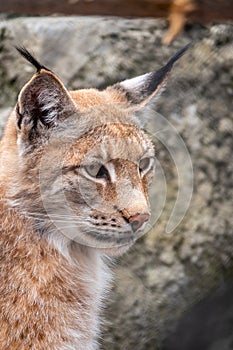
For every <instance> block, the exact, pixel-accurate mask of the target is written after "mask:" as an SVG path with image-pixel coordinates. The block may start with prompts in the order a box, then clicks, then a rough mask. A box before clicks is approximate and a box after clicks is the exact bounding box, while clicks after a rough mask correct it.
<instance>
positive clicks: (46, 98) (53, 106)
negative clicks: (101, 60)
mask: <svg viewBox="0 0 233 350" xmlns="http://www.w3.org/2000/svg"><path fill="white" fill-rule="evenodd" d="M18 51H19V52H20V53H21V54H22V55H23V56H24V57H25V58H26V59H27V60H28V61H30V63H32V64H33V65H34V66H35V67H36V68H37V73H36V74H35V75H34V76H33V77H32V79H31V80H30V81H29V82H28V83H27V84H26V85H25V86H24V88H23V89H22V91H21V93H20V95H19V98H18V104H17V109H16V114H17V126H18V129H19V130H22V131H24V134H25V133H29V134H30V135H31V134H32V133H34V134H39V133H40V131H41V128H43V129H45V128H49V127H51V126H54V125H56V124H57V123H58V121H59V120H62V119H65V118H67V116H68V115H69V114H70V113H72V112H73V111H74V110H75V105H74V102H73V100H72V98H71V97H70V95H69V93H68V91H67V90H66V88H65V87H64V86H63V84H62V82H61V81H60V80H59V79H58V78H57V77H56V76H55V74H53V73H52V72H51V71H49V70H48V69H47V68H45V67H44V66H42V65H40V63H39V62H38V61H36V59H35V58H34V57H33V56H32V55H31V54H30V53H29V52H28V51H26V50H25V49H18Z"/></svg>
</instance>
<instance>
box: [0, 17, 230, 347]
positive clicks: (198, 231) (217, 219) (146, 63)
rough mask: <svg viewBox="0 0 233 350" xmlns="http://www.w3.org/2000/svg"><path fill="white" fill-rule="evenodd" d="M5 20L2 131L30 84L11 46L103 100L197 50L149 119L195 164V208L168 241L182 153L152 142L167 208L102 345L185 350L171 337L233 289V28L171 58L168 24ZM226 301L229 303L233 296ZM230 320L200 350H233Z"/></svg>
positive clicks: (191, 36) (214, 31)
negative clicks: (189, 316) (205, 302)
mask: <svg viewBox="0 0 233 350" xmlns="http://www.w3.org/2000/svg"><path fill="white" fill-rule="evenodd" d="M0 19H1V22H0V62H1V63H0V79H1V80H0V90H1V94H0V107H1V108H2V109H1V110H0V113H1V119H0V128H1V129H2V127H3V124H4V120H5V117H6V115H7V113H8V107H11V106H13V105H14V102H15V100H16V96H17V93H18V92H19V90H20V88H21V87H22V85H23V84H24V83H25V82H26V81H27V79H29V78H30V77H31V75H32V73H33V68H32V67H30V66H29V65H28V63H26V62H25V61H24V60H23V59H22V58H21V57H19V55H18V54H17V53H16V50H15V49H14V47H13V46H14V45H24V46H26V47H27V48H29V49H30V50H32V51H33V52H34V53H35V54H36V56H37V57H38V59H40V60H41V62H42V63H43V64H44V65H47V66H48V67H49V68H50V69H52V70H54V71H55V72H57V73H58V74H59V75H60V77H61V78H62V80H63V81H64V82H65V84H67V86H68V87H69V88H80V87H90V86H95V87H99V88H103V87H105V86H106V85H109V84H112V83H114V82H116V81H120V80H123V79H126V78H129V77H133V76H136V75H139V74H143V73H146V72H148V71H151V70H155V69H157V68H159V67H160V65H162V64H163V63H165V62H166V60H167V59H168V58H169V56H171V55H172V54H173V53H174V52H175V51H176V50H177V49H178V48H180V47H182V46H183V45H185V44H186V43H187V42H189V41H192V42H193V46H192V47H191V48H190V49H189V52H188V53H187V54H186V55H185V56H184V57H183V58H182V59H181V60H180V62H179V63H177V65H176V67H175V69H174V71H173V73H172V75H171V78H170V80H169V82H168V84H167V89H166V91H165V92H164V93H163V94H162V96H161V97H160V99H159V100H158V101H157V102H156V104H155V106H154V107H153V109H152V111H153V110H156V111H157V112H158V113H159V114H160V115H162V116H164V117H166V119H165V120H168V121H169V122H170V123H171V125H172V126H173V127H174V128H175V130H176V131H177V132H178V133H179V134H180V135H181V137H182V138H183V140H184V142H185V145H186V146H187V149H188V152H189V153H190V156H191V160H192V164H193V171H194V192H193V197H192V200H191V205H190V207H189V210H188V212H187V214H186V216H185V218H184V219H183V220H182V222H181V223H180V225H179V226H178V227H177V228H176V229H175V231H173V232H172V233H169V234H168V233H166V232H165V227H166V224H167V220H168V218H169V216H170V214H171V210H172V208H173V207H174V202H175V199H176V195H177V187H178V176H177V169H176V165H175V161H174V157H172V156H171V153H170V152H169V151H168V149H167V146H168V148H169V149H174V150H176V144H175V141H174V140H173V138H172V137H171V138H170V137H168V138H167V140H166V142H161V141H159V140H161V138H159V137H158V138H156V140H155V143H156V147H157V149H158V162H159V164H160V166H161V168H162V169H163V171H164V175H165V178H166V186H167V194H166V202H165V207H164V209H163V212H162V215H161V216H160V218H159V220H158V221H157V222H156V224H155V225H154V227H153V229H152V230H151V231H150V232H149V233H148V234H147V235H146V236H144V237H143V238H142V239H141V240H140V241H139V242H138V243H137V244H136V245H135V247H134V248H133V249H132V250H131V251H130V253H128V254H126V255H125V256H123V257H122V258H121V259H119V261H118V264H116V266H115V267H114V270H115V274H116V281H115V284H114V290H113V291H112V292H111V293H110V294H109V304H108V307H107V308H106V311H105V316H106V319H107V322H106V325H105V330H104V334H103V342H102V343H103V345H102V348H103V349H105V350H135V349H137V350H156V349H163V348H164V346H166V349H169V350H173V348H174V349H179V337H180V338H182V323H181V326H180V327H181V329H179V330H178V335H179V336H178V338H177V336H175V337H174V338H170V336H169V332H170V331H172V330H174V328H175V326H176V322H177V320H178V319H179V318H180V316H181V315H182V314H183V313H184V311H188V310H189V309H190V308H191V306H192V305H193V304H195V303H196V302H197V301H198V300H200V299H202V298H203V297H204V296H206V295H208V294H209V293H210V291H212V290H213V288H217V287H218V286H220V285H221V284H222V283H223V282H224V283H225V281H226V280H227V279H228V278H232V268H233V245H232V243H233V232H232V221H233V220H232V217H233V215H232V198H233V187H232V171H233V169H232V167H233V166H232V164H233V163H232V130H233V120H232V114H233V105H232V101H233V85H232V83H233V46H232V42H233V26H232V24H230V23H229V24H219V25H212V26H206V27H204V26H199V25H194V26H188V27H187V28H186V30H185V32H184V33H183V34H182V35H181V36H180V37H179V38H178V39H177V40H176V41H175V42H174V43H173V45H172V46H170V47H161V44H160V42H161V38H162V35H163V33H164V30H165V22H164V21H162V20H141V19H138V20H130V19H115V18H75V17H70V18H59V17H53V18H39V17H38V18H23V17H21V18H15V19H9V18H7V17H6V16H2V17H1V18H0ZM152 111H150V112H149V114H150V116H151V117H152V118H151V119H152V120H151V121H150V123H149V127H150V128H151V130H153V132H154V131H156V132H157V135H158V136H159V135H163V136H164V133H166V128H167V124H166V122H164V120H162V119H161V118H160V117H158V115H157V116H156V114H155V113H153V112H152ZM153 114H154V116H153ZM163 139H164V138H163ZM165 139H166V138H165ZM173 142H174V144H173ZM183 154H184V153H183V151H181V150H180V149H177V152H176V157H175V158H177V159H179V161H181V164H182V157H183ZM172 158H173V159H172ZM179 170H180V169H179V167H178V172H179ZM182 170H185V169H182ZM161 179H162V177H158V180H157V181H155V185H154V189H153V191H154V197H153V201H154V202H156V200H157V198H158V200H159V198H160V195H161V193H160V191H159V189H161V188H162V182H161V181H162V180H161ZM180 186H182V184H180ZM220 294H221V293H220ZM227 295H228V299H229V298H230V297H231V296H232V293H230V296H229V293H228V294H227ZM231 298H233V297H231ZM220 299H221V298H219V299H217V300H218V301H217V302H218V303H221V301H220ZM222 299H224V297H223V298H222ZM210 300H216V299H213V298H212V299H210ZM232 301H233V299H232ZM229 305H231V303H230V304H229ZM206 310H207V311H206ZM208 310H211V312H210V313H209V316H208ZM214 310H216V313H217V312H218V311H217V307H216V303H215V302H213V303H212V304H210V307H209V308H208V307H207V308H203V312H205V318H204V319H203V320H204V321H203V320H202V322H206V323H208V322H211V320H210V318H211V317H213V313H214V319H219V318H220V321H221V315H220V317H219V318H218V317H216V313H215V312H214ZM220 310H222V309H221V308H220ZM200 314H201V312H200ZM228 314H229V317H228V319H227V320H225V322H226V332H225V333H224V339H221V335H220V336H219V338H218V339H217V341H218V343H216V342H215V343H214V344H213V347H208V346H205V347H204V348H201V347H200V346H199V345H198V344H199V343H198V341H199V340H200V339H199V340H198V339H197V338H198V337H199V336H198V335H197V336H196V337H194V340H193V344H194V345H193V346H194V348H193V349H198V350H206V349H208V350H209V349H211V350H216V349H217V350H219V349H224V350H230V349H232V347H230V346H231V344H232V341H233V339H232V338H230V337H232V332H231V331H229V332H227V329H228V328H227V327H229V322H228V321H229V319H230V318H231V320H232V317H233V310H231V312H230V311H229V312H228ZM227 322H228V323H227ZM231 322H232V321H231ZM197 324H198V322H197ZM190 325H191V326H190V328H189V329H187V327H186V328H185V327H184V332H185V334H186V335H185V336H186V337H187V333H188V334H190V337H191V336H192V334H195V333H194V332H193V327H194V326H193V323H190ZM231 325H232V324H231ZM204 326H205V325H204ZM232 327H233V326H232ZM232 327H231V329H232ZM208 329H209V333H211V332H214V329H213V330H212V328H211V327H209V328H208ZM210 329H211V330H210ZM199 334H200V333H199ZM207 335H208V330H207ZM165 338H169V339H174V342H175V341H176V342H178V346H177V347H175V345H171V343H170V345H169V344H168V342H167V341H165V343H166V345H163V344H165V343H164V339H165ZM210 338H211V334H210ZM177 339H178V341H177ZM221 341H222V343H221ZM195 342H196V346H195ZM186 344H188V343H186ZM169 346H170V347H169ZM183 349H184V348H182V350H183ZM187 349H191V348H190V347H188V348H187ZM187 349H186V350H187Z"/></svg>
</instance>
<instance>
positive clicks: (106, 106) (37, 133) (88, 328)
mask: <svg viewBox="0 0 233 350" xmlns="http://www.w3.org/2000/svg"><path fill="white" fill-rule="evenodd" d="M186 49H187V47H185V48H183V49H181V50H180V51H178V52H177V53H176V54H175V55H174V56H173V57H172V58H171V59H170V60H169V62H168V63H167V64H166V65H165V66H164V67H162V68H161V69H160V70H159V71H157V72H150V73H147V74H144V75H142V76H139V77H136V78H133V79H129V80H126V81H123V82H120V83H117V84H115V85H113V86H110V87H108V88H107V89H105V90H103V91H99V90H96V89H85V90H78V91H68V90H67V89H66V88H65V86H64V85H63V83H62V82H61V81H60V79H59V78H58V77H57V76H56V75H55V74H54V73H53V72H51V71H50V70H49V69H47V68H46V67H44V66H42V65H41V64H40V63H39V62H38V61H37V60H36V59H35V58H34V57H33V56H32V55H31V54H30V53H29V52H28V51H27V50H26V49H23V48H18V51H19V52H20V54H21V55H22V56H24V57H25V58H26V59H27V60H28V61H30V62H31V63H32V64H33V65H34V66H35V67H36V69H37V72H36V74H35V75H34V76H33V77H32V79H31V80H30V81H29V82H28V83H27V84H26V85H25V86H24V87H23V89H22V90H21V92H20V94H19V97H18V101H17V104H16V107H15V109H14V111H13V112H12V114H11V115H10V117H9V119H8V122H7V125H6V128H5V133H4V136H3V138H2V140H1V144H0V233H1V234H0V261H1V264H0V277H1V285H0V348H1V349H8V350H14V349H17V350H18V349H21V350H26V349H31V350H44V349H50V350H65V349H67V350H68V349H69V350H71V349H73V350H75V349H79V350H94V349H97V348H98V334H99V314H100V310H101V303H102V300H103V297H104V295H105V293H106V291H107V289H108V283H109V281H110V279H111V274H110V272H109V269H108V267H107V265H106V263H105V257H106V256H115V255H119V254H122V253H123V252H125V251H126V250H127V249H128V248H129V247H130V246H132V245H133V244H134V242H135V241H136V240H137V238H138V237H140V235H141V234H142V232H143V230H144V228H145V225H146V223H147V222H148V220H149V218H150V207H149V200H148V188H149V185H150V182H151V179H152V177H153V172H154V148H153V144H152V142H151V141H150V139H149V138H148V136H147V135H146V133H145V132H144V131H143V130H142V129H141V128H140V121H139V120H137V118H136V117H135V111H137V110H139V109H141V108H143V107H144V106H145V105H146V104H147V103H149V101H150V100H151V99H152V98H153V97H154V96H155V95H157V94H158V93H159V91H160V90H161V88H162V87H163V85H164V83H165V82H166V80H167V77H168V74H169V72H170V70H171V68H172V66H173V64H174V62H175V61H176V60H177V59H178V58H179V57H180V56H181V55H182V54H183V53H184V52H185V50H186Z"/></svg>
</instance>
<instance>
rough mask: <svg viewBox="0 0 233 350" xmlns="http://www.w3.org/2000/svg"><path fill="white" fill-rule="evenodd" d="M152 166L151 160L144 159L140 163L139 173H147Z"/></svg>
mask: <svg viewBox="0 0 233 350" xmlns="http://www.w3.org/2000/svg"><path fill="white" fill-rule="evenodd" d="M150 165H151V158H143V159H141V160H140V161H139V165H138V166H139V171H140V173H142V172H144V173H145V172H146V171H147V170H149V167H150Z"/></svg>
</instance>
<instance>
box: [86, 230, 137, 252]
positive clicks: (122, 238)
mask: <svg viewBox="0 0 233 350" xmlns="http://www.w3.org/2000/svg"><path fill="white" fill-rule="evenodd" d="M142 234H143V232H142V230H139V231H138V232H137V233H136V234H135V233H134V234H133V233H132V232H131V231H128V232H112V233H111V234H110V233H109V232H108V233H103V232H99V231H94V230H92V231H88V232H86V233H85V235H86V236H88V238H90V239H91V241H92V243H94V244H95V245H96V246H97V247H99V248H108V247H120V246H127V245H131V244H133V243H134V242H135V241H136V240H137V239H138V238H139V237H141V236H142Z"/></svg>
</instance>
